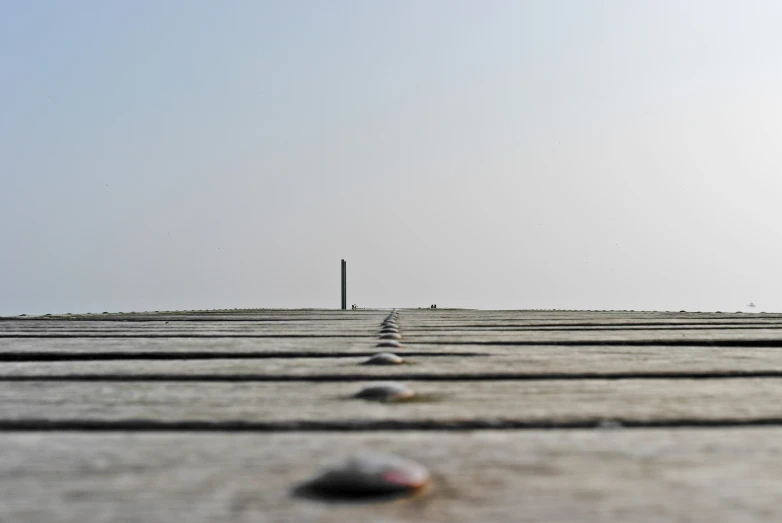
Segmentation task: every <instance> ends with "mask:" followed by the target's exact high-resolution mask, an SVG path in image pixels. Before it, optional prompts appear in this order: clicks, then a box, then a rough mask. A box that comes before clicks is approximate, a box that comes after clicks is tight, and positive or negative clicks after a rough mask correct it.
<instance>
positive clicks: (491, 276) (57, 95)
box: [0, 0, 782, 314]
mask: <svg viewBox="0 0 782 523" xmlns="http://www.w3.org/2000/svg"><path fill="white" fill-rule="evenodd" d="M780 27H782V2H779V1H778V0H769V1H760V0H758V1H748V0H745V1H739V0H736V1H730V2H728V1H718V0H709V1H705V0H704V1H684V0H670V1H660V0H654V1H652V0H649V1H646V2H643V1H625V0H617V1H605V0H600V1H597V0H594V1H556V0H541V1H535V2H533V1H530V2H524V1H506V2H501V1H485V0H481V1H478V0H475V1H456V0H441V1H432V0H407V1H404V0H400V1H366V0H356V1H333V2H331V1H329V2H326V1H312V2H302V1H288V0H285V1H278V2H261V1H257V0H247V1H227V2H213V1H211V0H209V1H207V0H203V1H195V0H176V1H175V0H164V1H160V0H149V1H140V0H134V1H132V2H131V1H128V2H105V1H103V0H94V1H79V0H69V1H67V2H59V1H54V0H50V1H36V2H31V1H27V0H18V1H15V0H5V1H3V2H0V76H1V78H2V81H0V114H1V115H2V116H1V117H0V224H2V225H1V226H2V229H1V230H2V243H0V314H19V313H46V312H87V311H92V312H100V311H104V310H108V311H130V310H162V309H191V308H225V307H339V302H340V295H339V285H340V283H339V270H340V269H339V266H340V259H341V258H345V259H347V261H348V275H349V287H348V291H349V295H348V303H357V304H358V305H359V306H366V307H371V306H378V307H387V306H398V307H404V306H424V307H426V306H429V304H431V303H437V304H438V306H440V307H446V306H454V307H478V308H583V309H603V308H612V309H667V310H679V309H687V310H724V311H735V310H744V311H749V310H751V309H747V308H746V307H745V305H746V304H748V303H749V302H750V301H753V302H755V303H756V304H758V308H757V309H754V310H771V311H782V279H781V278H780V272H781V270H782V248H781V247H780V241H779V234H778V231H779V228H780V227H779V225H780V224H782V205H780V197H781V196H782V150H781V148H782V146H781V145H780V144H781V143H782V95H781V94H780V93H782V31H780Z"/></svg>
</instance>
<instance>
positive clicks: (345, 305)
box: [342, 260, 348, 311]
mask: <svg viewBox="0 0 782 523" xmlns="http://www.w3.org/2000/svg"><path fill="white" fill-rule="evenodd" d="M347 308H348V264H347V262H345V260H342V310H343V311H344V310H347Z"/></svg>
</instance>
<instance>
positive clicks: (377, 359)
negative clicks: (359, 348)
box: [364, 352, 405, 365]
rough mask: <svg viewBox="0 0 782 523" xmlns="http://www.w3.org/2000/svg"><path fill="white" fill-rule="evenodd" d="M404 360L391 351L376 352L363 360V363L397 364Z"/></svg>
mask: <svg viewBox="0 0 782 523" xmlns="http://www.w3.org/2000/svg"><path fill="white" fill-rule="evenodd" d="M404 362H405V360H404V358H402V357H401V356H397V355H396V354H394V353H393V352H378V353H377V354H375V355H373V356H372V357H371V358H369V359H368V360H367V361H365V362H364V365H399V364H400V363H404Z"/></svg>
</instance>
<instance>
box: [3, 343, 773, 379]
mask: <svg viewBox="0 0 782 523" xmlns="http://www.w3.org/2000/svg"><path fill="white" fill-rule="evenodd" d="M163 347H165V346H163ZM349 347H351V348H352V349H351V350H353V352H350V351H345V352H342V353H341V357H338V358H335V357H329V354H332V355H333V354H337V353H336V352H333V351H322V352H320V353H318V352H314V353H313V354H320V356H321V357H304V358H300V357H268V358H256V359H247V358H242V356H243V355H244V356H247V355H253V354H255V355H262V354H263V351H261V350H259V349H258V348H257V347H249V348H247V352H234V353H231V354H232V355H233V356H235V358H233V357H232V358H225V357H223V358H221V357H220V356H221V351H223V350H224V349H225V348H224V347H215V348H214V352H212V353H209V352H191V353H188V354H187V356H188V357H189V358H197V357H202V356H203V357H206V356H209V357H210V359H201V360H198V359H184V360H182V359H175V356H177V353H176V352H169V353H163V352H155V351H156V350H158V349H154V350H153V349H148V350H149V351H150V352H146V353H142V352H132V351H126V352H125V353H124V355H123V354H121V353H120V354H118V353H112V352H103V350H105V348H104V347H103V346H98V347H94V346H93V347H92V348H93V349H96V350H100V351H101V352H92V353H86V354H85V352H84V351H85V350H86V349H85V347H84V346H79V347H78V349H79V352H60V353H57V352H27V353H23V354H21V355H18V356H19V357H20V358H21V357H27V358H28V359H30V360H32V361H6V362H5V363H3V364H2V365H0V379H3V378H6V379H7V378H10V377H17V378H20V377H49V378H53V377H61V378H68V377H74V376H95V377H100V376H103V377H108V378H111V379H121V378H122V377H131V376H136V377H139V376H142V377H143V376H148V377H149V376H158V379H176V378H177V377H186V376H200V377H201V378H202V379H208V378H209V377H223V378H225V379H232V378H233V379H239V378H242V379H280V380H282V379H291V378H295V377H301V378H304V377H308V378H310V379H318V380H328V379H339V378H347V377H351V376H352V377H353V378H352V379H371V378H372V377H375V378H378V379H380V378H394V379H408V380H409V379H429V378H438V377H439V378H448V377H450V378H451V379H459V378H469V377H474V378H478V377H484V378H486V377H491V378H494V379H498V378H501V377H505V378H511V377H513V378H518V379H527V378H534V377H536V376H538V377H549V378H551V377H568V376H572V377H579V376H580V377H587V376H592V377H599V376H627V377H632V376H646V377H649V376H655V375H658V376H667V375H669V376H677V375H678V376H693V375H704V376H735V375H741V374H746V373H755V374H756V375H765V376H772V375H779V376H782V350H779V349H775V348H753V347H745V348H734V347H729V348H724V347H687V348H684V347H674V348H671V347H622V346H618V347H602V346H598V347H592V346H586V347H559V346H543V347H534V346H533V347H506V346H500V347H490V348H489V349H487V348H486V347H482V346H470V345H468V346H460V347H459V348H460V349H462V350H464V349H468V350H473V351H474V352H472V353H467V354H475V356H469V355H445V354H448V353H447V352H439V353H438V352H435V351H434V350H433V349H429V350H424V351H420V352H418V353H413V355H411V356H406V358H407V364H403V365H392V366H375V365H373V366H367V365H362V363H363V362H364V361H366V359H367V356H366V355H367V354H371V353H372V352H374V351H377V350H382V349H378V348H376V347H374V344H373V343H367V344H365V345H362V344H358V343H353V344H351V345H350V346H349ZM362 347H363V349H364V351H365V352H364V354H365V355H361V353H360V352H358V351H359V349H361V348H362ZM25 348H29V347H25ZM33 348H35V349H40V347H33ZM114 348H116V347H114ZM186 348H187V347H184V348H183V350H185V349H186ZM203 348H204V347H202V349H203ZM234 348H235V347H231V349H232V350H233V349H234ZM342 348H343V349H344V348H345V347H342ZM134 349H135V350H139V351H140V348H138V347H134ZM167 349H168V348H167ZM320 350H322V348H321V349H320ZM436 350H439V351H442V349H441V348H437V349H436ZM399 352H400V353H402V354H404V353H406V352H407V353H410V351H409V350H408V349H405V350H404V351H399ZM273 354H276V353H273ZM279 354H280V355H285V352H279ZM296 354H297V353H296V352H288V355H296ZM438 354H439V355H438ZM5 356H6V357H10V356H8V354H5ZM81 356H84V357H87V358H101V357H102V358H105V360H103V361H102V360H96V361H91V360H79V359H78V358H79V357H81ZM117 356H122V357H123V358H133V357H143V358H146V359H121V360H111V359H110V358H114V357H117ZM164 356H165V357H168V356H170V357H171V359H167V360H166V359H153V358H163V357H164ZM212 356H214V358H212ZM0 357H3V353H2V352H0ZM55 357H57V358H59V357H62V358H65V360H64V361H55V362H51V361H46V359H47V358H49V359H52V358H55ZM70 360H75V361H70Z"/></svg>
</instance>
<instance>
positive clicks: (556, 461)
mask: <svg viewBox="0 0 782 523" xmlns="http://www.w3.org/2000/svg"><path fill="white" fill-rule="evenodd" d="M387 313H388V311H385V310H359V311H352V310H351V311H337V310H263V309H253V310H233V311H226V310H221V311H183V312H165V313H149V312H148V313H119V314H97V315H59V316H46V317H35V318H30V317H23V318H20V317H15V318H0V465H2V469H1V470H0V492H3V503H0V521H14V522H15V521H36V522H38V521H41V522H48V521H145V522H146V521H179V520H186V521H195V522H198V521H275V522H276V521H367V520H373V521H420V520H432V521H622V522H625V521H778V520H779V519H781V518H782V513H781V509H780V508H779V507H780V506H782V503H780V501H782V491H780V489H779V485H780V480H782V477H780V472H779V470H778V469H779V467H777V466H776V457H777V456H778V455H779V454H780V452H782V448H780V445H782V444H780V443H778V442H779V441H781V439H780V436H781V435H782V403H780V402H779V401H778V398H779V397H782V379H780V376H782V315H778V314H714V313H710V314H702V313H674V312H655V313H649V312H635V311H609V312H597V311H473V310H444V309H438V310H429V309H408V310H402V311H400V320H399V322H400V328H401V332H402V335H403V336H404V339H403V342H404V347H403V348H401V349H399V350H398V351H396V352H399V353H401V354H407V355H409V359H410V360H411V362H412V364H410V365H402V366H393V367H367V366H362V365H359V363H360V362H361V361H362V360H363V359H364V358H365V357H366V356H368V355H370V354H372V353H374V352H378V350H379V349H378V348H377V347H376V344H377V341H378V340H377V331H378V326H379V324H380V321H381V320H382V319H383V318H384V317H385V316H386V315H387ZM467 354H469V356H468V355H467ZM47 358H48V359H49V360H59V361H47ZM112 358H113V359H112ZM655 373H662V374H665V375H666V376H670V378H663V377H660V376H656V377H655ZM742 373H749V375H751V376H755V377H746V376H745V377H742V376H740V375H741V374H742ZM761 376H763V377H761ZM389 378H393V379H402V380H404V382H405V383H407V384H408V385H410V386H412V387H413V388H414V389H415V390H417V391H418V392H419V393H420V394H421V395H422V397H421V399H420V401H415V402H410V403H400V404H379V403H373V402H367V401H363V400H355V399H350V398H349V397H350V396H351V395H352V394H354V393H355V392H357V391H358V390H359V389H360V388H361V387H362V386H363V385H364V384H369V383H371V382H372V381H374V380H378V379H389ZM416 378H418V379H416ZM741 424H747V425H753V424H754V425H766V424H768V425H772V426H768V427H763V428H758V427H755V428H748V427H741V428H737V427H733V428H726V427H727V426H730V425H741ZM585 426H592V427H603V428H602V429H591V430H582V429H574V427H585ZM651 426H658V427H659V426H676V427H678V428H677V429H660V428H657V429H650V428H639V427H651ZM692 426H703V428H699V429H692V428H687V427H692ZM492 427H494V428H497V427H503V428H505V429H507V430H502V431H496V430H490V429H491V428H492ZM535 427H549V430H536V429H535ZM630 427H636V428H630ZM467 428H473V429H476V428H479V429H481V430H464V429H467ZM391 429H392V430H391ZM416 429H427V430H416ZM514 429H525V430H514ZM562 429H567V430H562ZM609 429H612V430H609ZM86 431H91V432H86ZM242 431H245V432H242ZM247 431H250V432H247ZM360 448H372V449H377V450H387V451H392V452H398V453H400V454H403V455H405V456H408V457H410V458H413V459H416V460H418V461H420V462H422V463H424V464H425V465H427V466H428V467H429V468H430V469H431V471H432V472H433V474H434V480H433V482H432V485H431V487H430V488H429V489H427V490H426V491H424V492H422V493H420V494H419V495H418V496H415V497H412V498H409V499H397V500H394V501H385V502H380V501H377V500H375V501H373V502H364V503H347V502H339V503H334V502H325V501H323V500H315V499H308V498H302V497H296V496H294V495H293V492H294V488H295V487H296V485H297V484H299V483H300V482H302V481H304V480H305V479H307V478H308V477H310V476H311V475H312V474H313V473H314V472H315V471H316V469H317V468H318V466H319V464H321V463H323V462H325V461H328V460H329V459H330V458H333V457H335V456H339V455H344V454H347V453H350V452H352V451H354V450H356V449H360Z"/></svg>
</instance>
